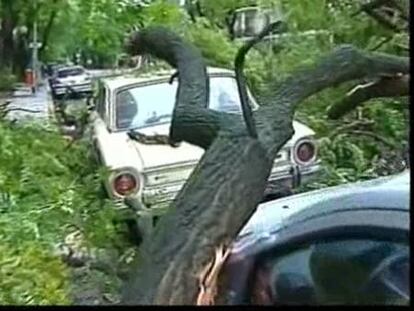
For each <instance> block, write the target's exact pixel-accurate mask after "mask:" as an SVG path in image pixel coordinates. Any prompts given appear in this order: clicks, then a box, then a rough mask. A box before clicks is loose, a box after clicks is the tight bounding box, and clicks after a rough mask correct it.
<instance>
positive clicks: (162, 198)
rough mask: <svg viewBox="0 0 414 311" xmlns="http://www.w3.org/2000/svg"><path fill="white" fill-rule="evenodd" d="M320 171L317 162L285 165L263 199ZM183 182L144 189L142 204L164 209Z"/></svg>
mask: <svg viewBox="0 0 414 311" xmlns="http://www.w3.org/2000/svg"><path fill="white" fill-rule="evenodd" d="M320 172H321V166H320V164H319V163H316V164H314V165H310V166H307V167H301V168H300V169H299V168H298V167H292V166H290V165H289V166H285V167H283V168H280V170H277V171H276V172H274V173H272V174H271V176H270V177H269V181H268V184H267V187H266V190H265V193H264V194H265V195H264V199H266V197H267V198H269V197H271V198H273V199H274V198H277V197H284V196H287V195H290V194H293V192H292V190H293V189H296V188H298V187H299V186H301V185H304V184H307V183H309V182H311V181H312V180H314V179H316V178H317V176H319V173H320ZM183 185H184V183H178V184H171V185H163V186H162V187H154V188H147V189H144V193H143V197H142V202H143V203H142V204H143V206H145V207H147V208H149V209H151V210H153V209H156V210H158V209H162V210H164V209H165V208H166V207H168V205H169V204H170V203H171V201H172V200H174V198H175V196H176V195H177V194H178V192H179V191H180V190H181V188H182V187H183Z"/></svg>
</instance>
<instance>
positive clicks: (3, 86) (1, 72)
mask: <svg viewBox="0 0 414 311" xmlns="http://www.w3.org/2000/svg"><path fill="white" fill-rule="evenodd" d="M0 77H1V78H0V92H7V91H10V90H11V89H12V88H13V85H14V84H15V83H16V82H17V77H16V76H15V75H13V74H12V73H11V72H10V70H5V69H0Z"/></svg>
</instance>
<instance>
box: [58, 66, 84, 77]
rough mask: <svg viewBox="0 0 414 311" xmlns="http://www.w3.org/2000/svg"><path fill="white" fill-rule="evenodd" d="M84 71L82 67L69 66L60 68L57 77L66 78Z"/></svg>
mask: <svg viewBox="0 0 414 311" xmlns="http://www.w3.org/2000/svg"><path fill="white" fill-rule="evenodd" d="M83 73H84V70H83V69H82V68H70V69H61V70H59V71H58V77H59V78H66V77H69V76H77V75H81V74H83Z"/></svg>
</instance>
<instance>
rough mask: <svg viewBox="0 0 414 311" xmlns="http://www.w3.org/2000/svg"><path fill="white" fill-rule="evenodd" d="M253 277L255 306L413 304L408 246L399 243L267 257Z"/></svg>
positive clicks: (333, 244)
mask: <svg viewBox="0 0 414 311" xmlns="http://www.w3.org/2000/svg"><path fill="white" fill-rule="evenodd" d="M407 243H408V242H407ZM253 274H254V276H253V280H254V281H253V283H252V286H251V289H250V294H249V295H250V297H251V298H250V299H251V303H253V304H272V305H294V304H296V305H335V304H336V305H344V304H349V305H388V304H389V305H394V304H398V305H401V304H402V305H406V304H409V300H410V293H409V246H408V244H402V243H397V242H390V241H378V240H338V241H329V242H328V241H325V242H315V243H313V244H311V245H307V246H306V247H302V248H300V249H298V250H295V251H292V252H290V253H287V254H286V253H285V254H283V255H280V254H273V255H272V254H271V253H268V254H267V255H266V257H263V258H261V259H260V260H259V261H258V263H257V267H256V269H255V272H254V273H253Z"/></svg>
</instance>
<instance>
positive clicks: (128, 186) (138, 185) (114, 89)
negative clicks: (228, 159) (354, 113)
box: [92, 68, 321, 215]
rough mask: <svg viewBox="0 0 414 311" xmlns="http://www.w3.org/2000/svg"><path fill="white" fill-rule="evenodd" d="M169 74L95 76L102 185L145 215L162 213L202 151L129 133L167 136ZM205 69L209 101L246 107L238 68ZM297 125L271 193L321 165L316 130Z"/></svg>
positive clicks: (220, 106) (286, 190)
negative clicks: (156, 142) (104, 174)
mask: <svg viewBox="0 0 414 311" xmlns="http://www.w3.org/2000/svg"><path fill="white" fill-rule="evenodd" d="M172 74H173V71H165V70H164V71H158V72H152V73H150V74H148V73H147V74H141V75H140V76H138V77H115V78H107V79H102V80H100V81H99V83H98V95H97V97H96V100H95V105H94V107H95V108H94V111H93V112H92V125H93V128H92V136H93V137H92V142H93V148H94V150H95V152H96V155H97V157H98V159H99V161H100V163H101V164H102V165H104V166H105V167H107V168H108V169H109V171H110V176H109V178H108V179H107V180H106V182H105V187H106V190H107V192H108V195H109V196H110V197H111V198H113V199H121V200H119V201H122V200H123V199H124V198H126V197H128V198H129V199H130V200H131V199H132V200H133V201H134V202H135V204H134V206H136V207H137V208H136V209H137V211H138V212H139V213H141V215H142V214H148V211H150V214H151V215H157V214H159V212H162V210H163V208H164V207H167V206H168V204H169V203H170V202H171V201H172V200H173V199H174V197H175V196H176V195H177V193H178V192H179V190H180V189H181V187H182V186H183V185H184V183H185V182H186V180H187V178H188V177H189V175H190V174H191V172H192V171H193V169H194V168H195V166H196V165H197V162H198V161H199V159H200V158H201V156H202V155H203V153H204V150H203V149H201V148H199V147H197V146H195V145H191V144H188V143H185V142H183V143H181V144H180V145H179V147H171V146H169V145H162V144H160V145H154V144H144V143H140V142H137V141H135V140H133V139H131V138H130V137H129V135H128V132H129V131H131V130H134V131H135V132H138V133H142V134H145V135H168V133H169V128H170V124H171V117H172V112H173V109H174V103H175V98H176V90H177V81H174V82H172V83H170V82H171V81H169V80H170V77H171V75H172ZM208 75H209V78H210V102H209V108H210V109H214V110H217V111H221V112H226V113H236V114H241V113H242V110H241V105H240V98H239V93H238V88H237V83H236V78H235V73H234V72H233V71H231V70H227V69H221V68H208ZM248 95H249V102H250V104H251V105H252V108H253V110H256V109H260V107H259V105H258V104H257V103H256V100H255V99H254V97H253V96H252V94H251V93H250V91H249V92H248ZM293 125H294V129H295V134H294V136H293V137H292V138H291V140H290V141H288V142H287V144H286V145H285V146H284V147H283V149H282V150H281V151H280V153H279V154H278V156H277V158H276V159H275V162H274V168H273V170H272V173H271V176H270V178H269V183H268V188H267V190H266V193H265V197H267V198H275V197H278V196H279V197H280V196H284V195H286V194H290V192H291V190H292V189H294V188H296V187H297V186H299V185H300V184H301V183H306V182H307V181H308V180H309V179H310V178H312V177H314V176H315V175H316V174H317V173H318V172H319V171H320V169H321V166H320V161H319V160H318V157H317V146H316V140H315V139H314V132H313V131H312V130H311V129H310V128H309V127H307V126H305V125H304V124H301V123H299V122H296V121H295V122H294V124H293ZM265 199H266V198H264V200H265ZM119 206H120V207H125V205H123V204H119Z"/></svg>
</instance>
